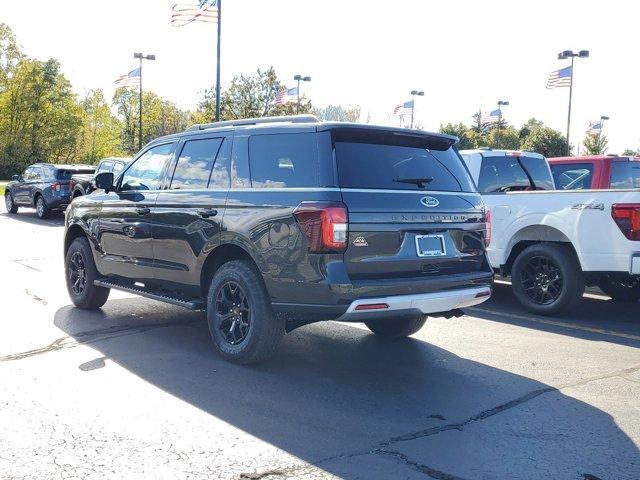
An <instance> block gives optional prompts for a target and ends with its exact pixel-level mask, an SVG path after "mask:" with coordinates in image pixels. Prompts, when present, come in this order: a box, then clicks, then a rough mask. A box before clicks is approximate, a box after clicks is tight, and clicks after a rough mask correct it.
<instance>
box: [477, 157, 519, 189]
mask: <svg viewBox="0 0 640 480" xmlns="http://www.w3.org/2000/svg"><path fill="white" fill-rule="evenodd" d="M530 187H531V184H530V183H529V178H528V177H527V174H526V173H525V172H524V170H523V169H522V167H521V166H520V164H519V163H518V160H517V159H516V158H515V157H485V158H483V159H482V166H481V167H480V177H479V178H478V191H479V192H481V193H496V192H506V191H509V190H525V189H528V188H530Z"/></svg>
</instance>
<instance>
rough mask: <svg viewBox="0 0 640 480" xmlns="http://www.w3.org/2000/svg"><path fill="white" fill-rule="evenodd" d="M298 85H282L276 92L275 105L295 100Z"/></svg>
mask: <svg viewBox="0 0 640 480" xmlns="http://www.w3.org/2000/svg"><path fill="white" fill-rule="evenodd" d="M297 97H298V87H293V88H287V87H282V88H281V89H280V91H279V92H278V93H277V94H276V105H284V104H285V103H288V102H292V101H295V100H297Z"/></svg>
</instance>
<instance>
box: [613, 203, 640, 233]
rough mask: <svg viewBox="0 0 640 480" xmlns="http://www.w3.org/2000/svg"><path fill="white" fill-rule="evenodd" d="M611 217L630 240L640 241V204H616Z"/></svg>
mask: <svg viewBox="0 0 640 480" xmlns="http://www.w3.org/2000/svg"><path fill="white" fill-rule="evenodd" d="M611 216H612V217H613V220H614V221H615V222H616V225H618V228H619V229H620V231H621V232H622V233H623V234H624V236H625V237H627V238H628V239H629V240H640V203H614V204H613V205H611Z"/></svg>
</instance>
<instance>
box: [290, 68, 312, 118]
mask: <svg viewBox="0 0 640 480" xmlns="http://www.w3.org/2000/svg"><path fill="white" fill-rule="evenodd" d="M293 79H294V80H297V82H298V88H297V89H296V90H297V92H298V103H296V113H300V82H301V81H302V82H310V81H311V77H309V76H306V77H303V76H302V75H296V76H295V77H293Z"/></svg>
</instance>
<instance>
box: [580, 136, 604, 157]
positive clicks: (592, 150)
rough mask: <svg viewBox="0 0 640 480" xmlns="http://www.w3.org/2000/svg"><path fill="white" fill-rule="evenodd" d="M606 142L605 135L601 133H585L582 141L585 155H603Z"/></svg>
mask: <svg viewBox="0 0 640 480" xmlns="http://www.w3.org/2000/svg"><path fill="white" fill-rule="evenodd" d="M608 144H609V141H608V139H607V136H606V135H603V134H602V133H600V134H598V135H589V134H587V136H586V137H585V138H584V141H583V142H582V146H583V147H584V153H585V155H604V153H605V152H606V151H607V146H608Z"/></svg>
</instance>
